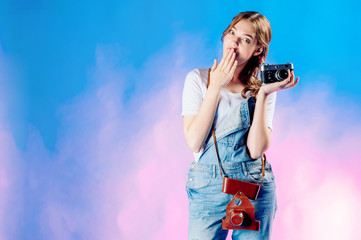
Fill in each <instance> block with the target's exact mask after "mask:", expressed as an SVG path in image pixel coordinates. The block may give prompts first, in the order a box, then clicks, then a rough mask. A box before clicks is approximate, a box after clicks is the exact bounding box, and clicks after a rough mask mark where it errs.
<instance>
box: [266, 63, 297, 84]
mask: <svg viewBox="0 0 361 240" xmlns="http://www.w3.org/2000/svg"><path fill="white" fill-rule="evenodd" d="M288 69H290V71H293V64H292V63H286V64H265V63H263V64H262V65H261V82H262V84H263V83H264V84H267V83H274V82H281V81H283V80H285V79H286V78H288V75H289V74H288V71H287V70H288Z"/></svg>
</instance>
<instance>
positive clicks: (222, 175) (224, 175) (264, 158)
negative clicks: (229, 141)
mask: <svg viewBox="0 0 361 240" xmlns="http://www.w3.org/2000/svg"><path fill="white" fill-rule="evenodd" d="M210 77H211V69H210V68H209V69H208V81H207V88H208V87H209V84H210ZM251 118H253V113H252V114H251ZM251 123H252V119H251ZM212 135H213V141H214V146H215V148H216V153H217V159H218V164H219V172H220V174H221V177H222V178H223V177H227V175H226V174H225V172H224V170H223V167H222V164H221V160H220V158H219V153H218V146H217V140H216V134H215V132H214V127H213V123H212ZM261 160H262V177H261V185H262V184H263V177H264V175H265V167H266V161H267V159H266V154H264V153H263V154H262V157H261Z"/></svg>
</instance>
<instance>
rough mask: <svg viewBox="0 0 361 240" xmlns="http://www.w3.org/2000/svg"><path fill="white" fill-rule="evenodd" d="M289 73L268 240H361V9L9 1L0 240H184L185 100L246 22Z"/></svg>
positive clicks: (1, 52) (331, 4) (0, 109)
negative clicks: (266, 32) (195, 72)
mask: <svg viewBox="0 0 361 240" xmlns="http://www.w3.org/2000/svg"><path fill="white" fill-rule="evenodd" d="M246 10H256V11H259V12H261V13H262V14H264V15H266V16H267V18H268V19H269V20H270V22H271V24H272V31H273V38H272V42H271V45H270V53H269V56H268V59H267V61H268V62H269V63H285V62H293V63H294V66H295V73H296V75H297V76H300V83H299V85H298V86H297V87H296V88H295V89H292V90H287V91H282V92H280V93H279V94H278V98H277V105H276V111H275V117H274V130H273V133H272V145H271V148H270V150H269V151H268V152H267V154H268V159H269V161H270V162H271V163H272V165H273V169H274V172H275V176H276V183H277V196H278V212H277V215H276V218H275V222H274V228H273V239H280V240H283V239H291V240H303V239H308V240H312V239H317V240H319V239H347V240H348V239H350V240H353V239H355V240H356V239H361V236H360V231H359V227H360V222H359V216H360V215H361V162H360V158H361V157H360V155H361V154H360V149H361V94H360V88H361V78H360V74H361V72H360V69H361V67H360V64H361V63H360V55H361V51H360V42H361V31H360V24H361V17H360V16H361V7H360V3H359V2H358V1H347V0H346V1H316V2H315V1H311V0H306V1H190V0H184V1H178V2H174V1H156V2H154V1H150V0H143V1H110V0H106V1H83V0H80V1H70V0H63V1H45V0H35V1H28V0H19V1H10V0H1V1H0V143H1V144H0V239H1V240H12V239H16V240H18V239H19V240H23V239H25V240H27V239H31V240H32V239H35V240H38V239H39V240H42V239H44V240H45V239H46V240H48V239H51V240H57V239H59V240H64V239H87V240H88V239H89V240H93V239H94V240H97V239H102V240H103V239H105V240H113V239H186V238H187V224H188V220H187V216H188V213H187V205H188V200H187V196H186V192H185V183H186V181H187V170H188V166H189V164H190V162H191V161H192V158H193V156H192V153H191V151H190V150H189V149H188V148H187V146H186V142H185V139H184V136H183V128H182V119H181V94H182V89H183V84H184V79H185V77H186V74H187V73H188V72H189V71H191V70H192V69H194V68H197V67H210V66H211V65H212V63H213V59H214V58H217V59H219V60H220V59H221V57H222V56H221V52H222V43H221V41H220V38H221V35H222V32H223V30H224V29H225V28H226V27H227V26H228V24H229V23H230V21H231V20H232V18H233V16H235V15H236V14H237V13H239V12H241V11H246Z"/></svg>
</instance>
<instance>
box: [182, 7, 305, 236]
mask: <svg viewBox="0 0 361 240" xmlns="http://www.w3.org/2000/svg"><path fill="white" fill-rule="evenodd" d="M222 41H223V57H222V59H221V61H220V62H219V64H218V62H217V60H214V64H213V66H212V68H211V69H210V70H209V69H206V68H199V69H194V70H193V71H191V72H190V73H189V74H188V75H187V77H186V80H185V85H184V89H183V98H182V116H183V124H184V135H185V138H186V141H187V144H188V146H189V148H190V149H191V150H192V151H193V152H194V157H195V160H194V161H193V162H192V164H191V167H190V170H189V174H188V175H189V176H188V182H187V186H186V189H187V193H188V199H189V233H188V236H189V239H201V240H203V239H225V238H226V236H227V230H223V229H222V219H224V218H225V215H226V206H227V204H228V203H229V202H230V200H231V199H232V197H233V196H232V195H228V194H225V193H223V192H222V176H221V175H220V170H219V169H220V168H219V164H218V160H217V153H216V150H215V144H214V143H213V138H212V137H211V136H212V131H211V129H212V127H213V129H214V131H215V136H216V139H217V146H218V152H219V158H220V161H221V166H222V168H223V170H224V172H225V174H227V176H228V177H230V178H234V179H238V180H242V181H247V182H253V183H260V182H261V175H262V163H261V156H262V154H263V153H264V152H265V151H266V150H267V148H268V147H269V146H270V143H271V129H272V119H273V112H274V106H275V100H276V92H277V91H279V90H283V89H288V88H293V87H294V86H295V85H296V84H297V82H298V80H299V78H297V79H296V80H294V74H293V72H292V71H291V72H289V77H288V78H287V79H285V80H284V81H282V82H276V83H271V84H266V85H261V82H260V80H259V79H258V78H257V75H258V73H259V68H260V65H261V64H262V63H263V62H264V61H265V59H266V56H267V53H268V46H269V43H270V41H271V26H270V23H269V21H268V20H267V19H266V18H265V17H264V16H263V15H261V14H259V13H257V12H241V13H239V14H238V15H237V16H235V17H234V18H233V20H232V22H231V24H230V25H229V26H228V27H227V29H226V30H225V31H224V32H223V36H222ZM208 74H209V86H208V87H207V83H208ZM251 97H253V99H254V98H256V103H255V106H254V110H252V109H249V100H250V99H251ZM252 112H253V113H252ZM252 115H253V118H252V117H251V116H252ZM275 188H276V187H275V183H274V176H273V172H272V168H271V165H270V164H269V163H268V162H267V164H266V166H265V176H264V178H263V184H262V186H261V189H260V192H259V195H258V198H257V200H255V201H253V200H251V203H252V204H253V205H254V207H255V211H256V212H255V214H256V220H258V221H260V222H261V223H260V230H259V231H249V230H234V231H233V234H232V238H233V239H241V238H242V239H269V238H270V235H271V230H272V222H273V219H274V216H275V212H276V208H277V203H276V195H275Z"/></svg>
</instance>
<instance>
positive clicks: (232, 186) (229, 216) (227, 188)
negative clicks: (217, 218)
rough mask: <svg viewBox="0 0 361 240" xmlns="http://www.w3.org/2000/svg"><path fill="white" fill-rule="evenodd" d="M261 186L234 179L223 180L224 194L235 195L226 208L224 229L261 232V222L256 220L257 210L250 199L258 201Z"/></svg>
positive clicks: (225, 178)
mask: <svg viewBox="0 0 361 240" xmlns="http://www.w3.org/2000/svg"><path fill="white" fill-rule="evenodd" d="M260 187H261V186H260V185H259V184H255V183H249V182H244V181H240V180H237V179H232V178H227V177H224V178H223V188H222V192H224V193H227V194H232V195H234V197H233V199H232V200H231V201H230V202H229V204H228V205H227V207H226V218H225V219H222V228H223V229H228V230H229V229H237V230H252V231H259V229H260V221H257V220H256V219H255V208H254V206H253V205H252V203H251V201H250V200H249V199H253V200H256V199H257V196H258V193H259V190H260Z"/></svg>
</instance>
